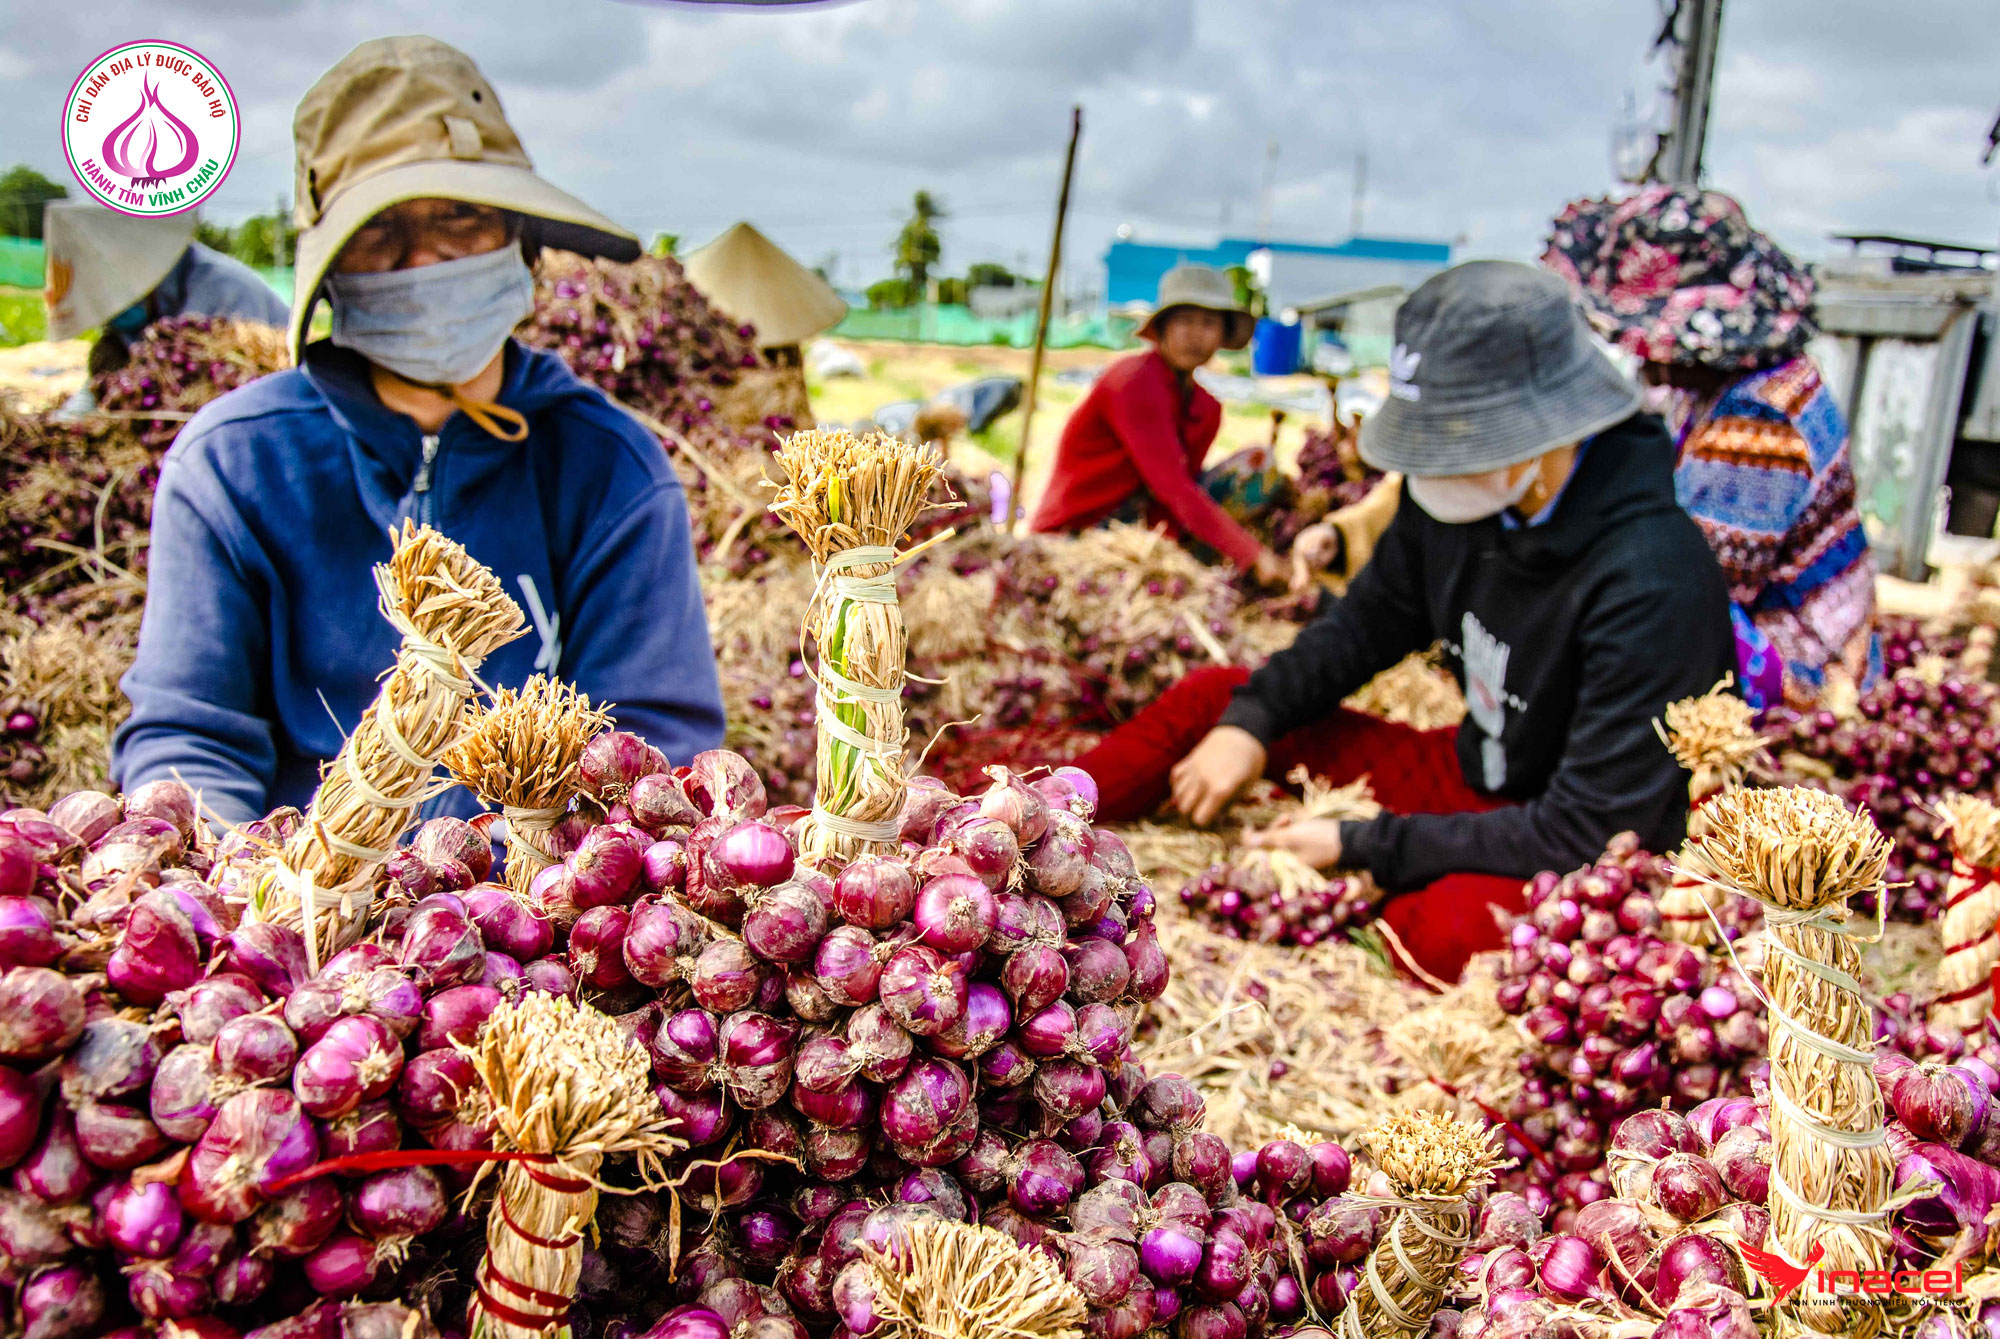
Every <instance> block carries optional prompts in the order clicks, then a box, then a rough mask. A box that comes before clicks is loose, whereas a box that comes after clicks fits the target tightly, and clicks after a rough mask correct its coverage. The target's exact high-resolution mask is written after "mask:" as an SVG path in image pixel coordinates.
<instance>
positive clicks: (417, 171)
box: [291, 37, 639, 359]
mask: <svg viewBox="0 0 2000 1339" xmlns="http://www.w3.org/2000/svg"><path fill="white" fill-rule="evenodd" d="M292 137H293V140H294V141H295V143H296V146H297V150H298V183H297V187H296V194H297V201H298V203H297V204H296V205H295V206H294V207H293V211H292V213H293V218H294V220H295V221H296V222H297V223H298V226H299V229H300V232H299V258H298V270H297V274H296V277H295V279H294V287H293V298H292V330H291V344H292V357H293V358H294V359H297V358H298V356H299V354H300V351H301V346H302V345H303V344H304V343H305V332H306V329H307V327H308V326H310V324H311V323H312V313H313V307H314V306H315V305H316V304H317V303H318V301H319V298H320V286H321V284H322V283H323V282H324V281H325V279H326V274H327V271H328V270H329V269H330V268H332V265H333V258H334V257H335V256H336V255H338V254H339V253H340V248H341V247H342V246H344V245H346V243H347V239H348V238H349V237H351V236H353V235H354V231H355V230H356V229H357V228H359V227H360V226H361V225H362V224H363V223H366V222H367V221H368V220H369V219H371V218H373V217H374V216H375V215H376V214H378V213H380V212H381V211H382V210H384V209H386V208H388V207H389V206H390V205H393V204H397V203H400V202H401V201H404V200H417V199H422V198H424V197H426V196H435V197H439V198H442V199H447V200H466V201H470V202H471V203H473V204H481V205H491V206H493V207H494V208H496V209H509V210H513V211H514V212H516V213H519V214H526V215H528V216H530V217H531V218H533V219H535V220H537V221H538V226H537V227H536V230H535V235H536V237H537V239H538V240H539V241H541V242H544V243H546V244H547V245H549V246H554V247H560V248H562V249H563V250H565V251H575V252H577V253H579V254H581V255H586V256H605V257H608V258H610V259H612V260H632V259H635V258H636V257H637V256H638V255H639V241H638V239H637V238H636V237H634V236H633V235H632V234H631V233H630V232H627V231H626V230H625V229H624V228H621V227H619V226H618V225H617V224H616V223H613V222H612V221H611V220H610V219H608V218H606V217H604V215H602V214H600V213H598V212H597V211H596V210H594V209H592V208H591V207H590V206H589V205H586V204H584V203H583V201H581V200H579V199H577V198H576V197H575V196H573V195H571V194H569V193H568V192H567V191H560V190H557V189H556V188H555V187H554V186H551V185H549V183H548V182H546V181H544V180H542V179H541V177H539V176H537V175H536V174H535V168H534V164H533V163H531V162H530V161H529V160H528V151H527V150H526V149H524V148H522V147H521V139H520V136H518V135H516V134H515V133H514V128H513V127H512V126H511V125H509V124H508V123H507V115H506V113H505V112H503V111H502V110H501V109H500V96H499V94H497V93H495V92H494V91H493V85H491V84H489V83H487V82H486V76H484V75H482V74H481V73H480V72H479V67H478V66H476V65H474V64H473V63H472V59H471V58H470V57H469V56H467V55H466V54H465V53H464V52H462V51H459V50H458V49H457V48H455V47H451V46H447V45H446V44H445V43H443V42H440V41H438V40H437V39H436V38H435V37H379V38H376V39H375V40H374V41H371V42H363V43H362V44H361V45H360V46H358V47H356V48H354V50H352V51H350V52H348V53H347V54H346V55H345V56H343V57H342V58H341V59H340V62H339V63H338V64H337V65H335V66H334V67H333V68H332V69H330V70H328V71H327V72H326V73H325V74H323V75H321V76H320V78H319V82H318V83H316V84H314V85H313V86H312V87H311V88H310V89H308V90H306V95H305V97H304V98H302V99H300V100H299V109H298V112H297V113H296V115H294V116H293V118H292Z"/></svg>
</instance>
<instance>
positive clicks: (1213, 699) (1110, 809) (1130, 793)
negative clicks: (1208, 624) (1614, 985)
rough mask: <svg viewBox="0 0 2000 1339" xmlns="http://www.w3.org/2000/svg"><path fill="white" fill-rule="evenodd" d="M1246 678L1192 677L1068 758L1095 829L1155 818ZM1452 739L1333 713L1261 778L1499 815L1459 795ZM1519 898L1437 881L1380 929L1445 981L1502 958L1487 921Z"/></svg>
mask: <svg viewBox="0 0 2000 1339" xmlns="http://www.w3.org/2000/svg"><path fill="white" fill-rule="evenodd" d="M1249 677H1250V675H1249V671H1248V670H1242V669H1230V668H1224V667H1210V668H1207V669H1198V670H1195V671H1194V672H1193V673H1191V674H1189V675H1188V676H1187V677H1186V678H1185V679H1182V680H1181V681H1180V682H1179V683H1177V684H1175V685H1174V686H1173V687H1172V688H1170V689H1168V690H1167V691H1166V692H1165V693H1163V694H1161V696H1160V700H1159V701H1157V702H1155V703H1153V704H1152V705H1151V706H1149V707H1147V708H1146V709H1145V710H1144V711H1142V712H1140V713H1139V714H1138V715H1137V716H1135V717H1133V718H1132V719H1131V720H1130V721H1127V722H1126V723H1125V724H1124V725H1121V726H1119V727H1118V728H1117V729H1116V730H1113V731H1112V732H1111V733H1110V734H1109V735H1107V736H1105V738H1104V742H1103V743H1101V744H1099V745H1098V746H1097V747H1096V748H1094V749H1092V750H1091V751H1090V752H1089V753H1086V754H1084V755H1083V756H1082V757H1081V758H1078V759H1077V760H1076V764H1075V765H1076V766H1078V767H1081V768H1082V769H1083V770H1084V771H1086V772H1088V773H1090V775H1091V776H1092V777H1093V778H1095V779H1096V781H1097V789H1098V807H1097V816H1098V819H1099V820H1100V821H1102V822H1109V823H1125V822H1132V821H1134V820H1137V819H1141V818H1144V817H1146V816H1147V815H1149V814H1151V813H1152V812H1153V811H1154V810H1156V809H1158V808H1159V807H1160V805H1161V804H1162V803H1163V802H1164V801H1165V800H1166V798H1167V794H1168V773H1170V772H1171V771H1172V770H1173V766H1174V764H1175V763H1177V762H1179V761H1180V760H1181V759H1182V758H1184V757H1186V756H1187V754H1188V752H1189V751H1190V750H1191V749H1193V748H1194V746H1195V745H1196V744H1198V743H1200V742H1201V739H1202V736H1204V735H1206V734H1207V733H1208V732H1209V731H1210V730H1212V729H1214V728H1215V724H1216V722H1217V721H1219V720H1220V719H1221V718H1222V713H1223V710H1224V708H1226V707H1227V706H1228V705H1229V698H1230V694H1232V693H1234V692H1235V691H1236V689H1237V687H1238V686H1239V685H1240V684H1242V682H1243V681H1244V680H1245V679H1247V678H1249ZM1457 733H1458V732H1457V731H1456V730H1413V729H1411V728H1410V727H1409V726H1407V725H1397V724H1395V723H1393V722H1390V721H1384V720H1380V719H1378V718H1376V717H1373V716H1365V715H1363V714H1361V713H1360V712H1357V711H1348V710H1347V709H1346V708H1341V709H1339V710H1337V711H1335V712H1334V713H1333V715H1331V716H1329V717H1327V718H1326V719H1325V720H1323V721H1319V722H1316V723H1314V724H1312V725H1309V726H1305V727H1302V728H1300V729H1297V730H1294V731H1292V732H1291V733H1289V734H1287V735H1285V736H1283V737H1282V738H1280V739H1279V740H1278V741H1277V742H1276V743H1274V744H1273V745H1272V746H1271V754H1270V762H1269V765H1268V766H1267V768H1266V769H1265V775H1267V776H1269V777H1270V778H1271V779H1272V780H1274V781H1282V780H1283V779H1284V777H1285V774H1286V773H1287V772H1289V771H1291V770H1292V769H1293V768H1294V767H1297V766H1298V765H1299V764H1301V763H1303V764H1304V765H1305V767H1306V770H1307V771H1309V772H1311V773H1312V774H1313V775H1315V776H1318V777H1323V778H1325V779H1326V780H1328V781H1330V782H1332V783H1334V784H1335V785H1345V784H1346V783H1348V782H1350V781H1353V780H1354V779H1356V778H1357V777H1359V776H1361V775H1363V774H1364V773H1365V774H1366V775H1367V776H1368V779H1369V784H1370V785H1371V786H1373V787H1374V790H1375V798H1376V799H1377V800H1378V801H1380V802H1381V804H1382V807H1383V808H1384V809H1387V810H1389V811H1391V812H1392V813H1399V814H1461V813H1479V812H1482V811H1484V810H1487V809H1494V808H1498V807H1499V806H1500V805H1503V804H1505V803H1507V801H1505V800H1501V799H1496V798H1495V797H1493V796H1491V795H1486V794H1482V793H1481V792H1479V791H1476V790H1474V789H1472V787H1470V786H1468V785H1467V784H1466V783H1465V777H1464V774H1463V773H1462V772H1461V771H1460V770H1459V765H1458V755H1457V753H1456V752H1455V751H1454V748H1453V745H1454V742H1455V740H1456V737H1457ZM1522 893H1523V883H1522V880H1520V879H1516V878H1509V877H1504V876H1501V875H1496V874H1448V875H1446V876H1445V877H1444V878H1442V879H1439V880H1438V881H1437V882H1435V883H1433V884H1431V885H1430V886H1429V887H1426V888H1420V889H1417V890H1415V891H1413V892H1408V893H1403V894H1399V895H1397V896H1395V897H1392V898H1391V899H1390V900H1389V902H1388V903H1387V904H1386V905H1385V906H1384V907H1383V908H1382V913H1381V919H1382V920H1383V921H1384V922H1386V923H1387V924H1388V925H1389V927H1390V928H1391V929H1393V930H1394V931H1395V932H1396V934H1397V936H1398V937H1399V938H1400V939H1401V940H1402V942H1403V946H1404V947H1405V948H1407V949H1408V950H1409V953H1410V956H1411V957H1412V958H1414V959H1415V960H1416V963H1417V965H1418V966H1419V967H1421V968H1423V970H1424V971H1426V972H1428V973H1430V974H1431V975H1432V976H1435V977H1438V978H1439V979H1441V980H1445V981H1454V980H1457V978H1458V975H1459V973H1460V972H1462V971H1464V970H1465V964H1466V960H1467V959H1468V958H1470V957H1471V956H1472V955H1473V954H1474V953H1478V952H1481V951H1483V950H1486V949H1495V948H1501V947H1504V945H1505V943H1506V938H1505V935H1504V933H1503V932H1502V931H1501V929H1500V927H1499V924H1498V923H1497V922H1496V921H1495V920H1494V916H1493V909H1494V908H1496V907H1497V908H1499V909H1501V910H1503V911H1506V912H1510V913H1519V912H1521V911H1524V910H1525V909H1526V901H1525V899H1524V898H1523V896H1522Z"/></svg>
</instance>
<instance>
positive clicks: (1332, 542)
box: [1292, 521, 1340, 595]
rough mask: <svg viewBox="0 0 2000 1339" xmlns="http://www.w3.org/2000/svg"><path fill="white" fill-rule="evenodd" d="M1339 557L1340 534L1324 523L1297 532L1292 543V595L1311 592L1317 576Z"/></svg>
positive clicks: (1319, 522)
mask: <svg viewBox="0 0 2000 1339" xmlns="http://www.w3.org/2000/svg"><path fill="white" fill-rule="evenodd" d="M1339 556H1340V532H1339V531H1338V530H1336V529H1334V528H1333V527H1332V526H1331V525H1329V524H1328V523H1327V522H1325V521H1318V522H1315V523H1314V524H1312V525H1309V526H1307V527H1306V528H1305V529H1303V530H1301V531H1299V537H1298V538H1297V539H1295V540H1293V541H1292V594H1294V595H1299V594H1302V593H1304V592H1305V591H1308V590H1311V589H1312V586H1313V583H1314V582H1315V581H1317V580H1318V579H1319V574H1320V573H1321V572H1324V571H1326V570H1327V569H1328V568H1329V567H1331V566H1333V561H1334V559H1336V558H1338V557H1339Z"/></svg>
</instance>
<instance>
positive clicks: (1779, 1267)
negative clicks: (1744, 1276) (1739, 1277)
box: [1739, 1242, 1826, 1302]
mask: <svg viewBox="0 0 2000 1339" xmlns="http://www.w3.org/2000/svg"><path fill="white" fill-rule="evenodd" d="M1739 1249H1740V1250H1741V1251H1742V1252H1743V1263H1744V1264H1746V1265H1748V1266H1750V1268H1751V1270H1752V1272H1754V1273H1755V1274H1756V1275H1757V1277H1758V1278H1760V1279H1762V1280H1764V1282H1766V1283H1768V1284H1770V1285H1771V1287H1772V1288H1773V1289H1774V1290H1775V1292H1776V1297H1775V1300H1777V1301H1780V1302H1782V1301H1784V1300H1785V1298H1786V1297H1787V1296H1788V1295H1789V1294H1790V1293H1791V1292H1792V1290H1793V1289H1795V1288H1797V1287H1798V1286H1799V1285H1800V1284H1801V1283H1804V1282H1805V1281H1806V1275H1808V1274H1810V1273H1812V1267H1813V1266H1814V1265H1816V1264H1818V1263H1819V1262H1820V1261H1821V1260H1822V1259H1824V1258H1825V1257H1826V1247H1825V1246H1822V1245H1820V1244H1819V1243H1818V1242H1814V1243H1813V1248H1812V1254H1811V1255H1808V1256H1807V1257H1806V1262H1805V1263H1804V1264H1802V1265H1795V1264H1792V1263H1791V1262H1790V1261H1788V1260H1786V1259H1785V1257H1784V1256H1782V1255H1779V1254H1778V1253H1777V1252H1776V1251H1760V1250H1758V1249H1757V1248H1756V1247H1755V1246H1749V1245H1745V1246H1742V1247H1740V1248H1739Z"/></svg>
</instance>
